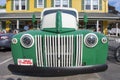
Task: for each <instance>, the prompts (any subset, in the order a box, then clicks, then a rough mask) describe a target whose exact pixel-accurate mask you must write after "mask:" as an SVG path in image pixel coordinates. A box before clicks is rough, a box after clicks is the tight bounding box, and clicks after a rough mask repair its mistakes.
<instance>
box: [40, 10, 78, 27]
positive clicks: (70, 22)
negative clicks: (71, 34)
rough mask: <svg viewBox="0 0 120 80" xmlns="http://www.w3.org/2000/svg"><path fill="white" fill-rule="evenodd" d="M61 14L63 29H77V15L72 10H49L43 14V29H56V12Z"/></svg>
mask: <svg viewBox="0 0 120 80" xmlns="http://www.w3.org/2000/svg"><path fill="white" fill-rule="evenodd" d="M57 11H60V12H61V15H62V16H61V17H62V27H63V28H75V29H76V28H77V14H76V12H75V11H72V10H61V9H55V10H47V11H45V12H44V13H43V15H42V16H43V19H42V25H41V28H42V29H43V28H55V27H56V12H57Z"/></svg>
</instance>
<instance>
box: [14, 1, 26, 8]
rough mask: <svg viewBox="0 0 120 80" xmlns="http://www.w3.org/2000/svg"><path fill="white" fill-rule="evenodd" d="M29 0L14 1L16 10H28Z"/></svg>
mask: <svg viewBox="0 0 120 80" xmlns="http://www.w3.org/2000/svg"><path fill="white" fill-rule="evenodd" d="M26 9H27V0H14V10H26Z"/></svg>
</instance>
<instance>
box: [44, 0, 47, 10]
mask: <svg viewBox="0 0 120 80" xmlns="http://www.w3.org/2000/svg"><path fill="white" fill-rule="evenodd" d="M46 4H47V1H46V0H44V8H46Z"/></svg>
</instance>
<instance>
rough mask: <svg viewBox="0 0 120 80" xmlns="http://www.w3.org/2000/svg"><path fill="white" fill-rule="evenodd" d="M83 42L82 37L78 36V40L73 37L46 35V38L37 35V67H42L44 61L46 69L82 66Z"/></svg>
mask: <svg viewBox="0 0 120 80" xmlns="http://www.w3.org/2000/svg"><path fill="white" fill-rule="evenodd" d="M42 39H43V41H42ZM75 40H76V41H75ZM82 40H83V37H82V35H77V36H76V39H74V36H73V35H45V36H44V38H42V36H41V35H36V36H35V45H36V61H37V66H41V67H42V66H43V61H45V63H44V66H45V65H46V67H72V66H80V65H81V62H82V54H81V53H82V42H83V41H82ZM75 43H76V44H75ZM43 46H44V47H43ZM43 50H44V51H43ZM74 63H75V65H74Z"/></svg>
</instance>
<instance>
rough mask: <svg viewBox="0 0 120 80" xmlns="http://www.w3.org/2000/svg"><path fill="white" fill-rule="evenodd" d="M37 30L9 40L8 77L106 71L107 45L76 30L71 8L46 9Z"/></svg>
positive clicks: (89, 33) (74, 12) (75, 14)
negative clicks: (10, 74) (9, 62)
mask: <svg viewBox="0 0 120 80" xmlns="http://www.w3.org/2000/svg"><path fill="white" fill-rule="evenodd" d="M41 20H42V21H41V26H40V28H41V29H40V30H29V31H26V32H21V33H19V34H16V35H15V36H14V37H13V38H12V44H11V47H12V56H13V60H14V64H9V66H8V69H9V70H10V71H11V72H12V73H16V74H18V73H19V74H21V75H38V76H56V75H57V76H62V75H73V74H84V73H94V72H101V71H105V70H106V69H107V64H106V59H107V53H108V41H107V37H106V36H105V35H104V34H101V33H97V32H92V31H90V30H86V29H82V30H80V29H78V12H77V10H75V9H72V8H46V9H44V10H43V12H42V13H41Z"/></svg>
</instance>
